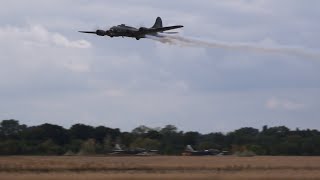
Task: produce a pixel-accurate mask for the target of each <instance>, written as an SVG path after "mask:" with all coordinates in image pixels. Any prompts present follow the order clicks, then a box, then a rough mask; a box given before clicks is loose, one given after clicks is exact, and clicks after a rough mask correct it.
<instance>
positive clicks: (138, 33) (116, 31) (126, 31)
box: [79, 17, 183, 40]
mask: <svg viewBox="0 0 320 180" xmlns="http://www.w3.org/2000/svg"><path fill="white" fill-rule="evenodd" d="M182 27H183V26H182V25H176V26H167V27H163V26H162V20H161V18H160V17H157V19H156V22H155V23H154V25H153V26H152V27H151V28H147V27H140V28H135V27H131V26H127V25H125V24H121V25H117V26H113V27H111V28H110V29H108V30H101V29H98V30H96V31H79V32H81V33H88V34H96V35H98V36H109V37H131V38H136V39H137V40H139V39H141V38H146V36H148V35H149V36H156V37H161V35H160V34H159V33H167V34H174V33H177V32H165V31H169V30H173V29H178V28H182Z"/></svg>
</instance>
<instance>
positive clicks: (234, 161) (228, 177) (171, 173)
mask: <svg viewBox="0 0 320 180" xmlns="http://www.w3.org/2000/svg"><path fill="white" fill-rule="evenodd" d="M0 179H1V180H16V179H17V180H40V179H41V180H42V179H45V180H55V179H59V180H67V179H71V180H88V179H93V180H102V179H218V180H233V179H237V180H246V179H263V180H271V179H272V180H273V179H281V180H287V179H288V180H289V179H290V180H292V179H296V180H298V179H299V180H305V179H319V180H320V157H266V156H262V157H259V156H257V157H234V156H221V157H217V156H211V157H210V156H202V157H194V156H193V157H186V156H152V157H83V156H72V157H64V156H3V157H0Z"/></svg>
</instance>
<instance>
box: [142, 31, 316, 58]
mask: <svg viewBox="0 0 320 180" xmlns="http://www.w3.org/2000/svg"><path fill="white" fill-rule="evenodd" d="M146 38H148V39H152V40H155V41H158V42H161V43H166V44H171V45H178V46H182V47H203V48H220V49H226V50H238V51H251V52H258V53H272V54H287V55H294V56H301V57H306V58H312V59H318V60H320V54H319V53H315V52H313V51H311V50H308V49H305V48H301V47H290V46H280V45H272V46H270V45H269V46H262V45H261V44H258V43H229V42H221V41H210V42H209V41H203V40H197V39H192V38H187V37H182V36H177V35H165V34H161V35H159V36H146Z"/></svg>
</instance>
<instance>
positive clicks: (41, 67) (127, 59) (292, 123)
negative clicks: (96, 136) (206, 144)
mask: <svg viewBox="0 0 320 180" xmlns="http://www.w3.org/2000/svg"><path fill="white" fill-rule="evenodd" d="M319 7H320V1H318V0H309V1H303V0H281V1H279V0H223V1H221V0H188V1H185V0H172V1H167V2H164V1H161V2H160V1H150V0H123V1H121V2H120V1H111V0H110V1H104V0H78V1H71V0H28V1H21V0H10V1H9V0H1V6H0V58H1V59H0V100H1V103H0V119H9V118H10V119H11V118H13V119H18V120H20V122H21V123H25V124H27V125H39V124H42V123H53V124H59V125H63V126H65V127H70V125H72V124H75V123H84V124H90V125H93V126H97V125H104V126H108V127H113V128H120V129H121V130H126V131H128V130H129V131H130V130H132V129H133V128H135V127H137V126H139V125H147V126H150V127H159V126H164V125H166V124H173V125H176V126H177V127H178V128H179V129H180V130H184V131H189V130H193V131H200V132H203V133H207V132H213V131H214V132H215V131H222V132H227V131H230V130H234V129H238V128H241V127H247V126H249V127H256V128H261V127H262V126H263V125H269V126H278V125H286V126H288V127H290V128H296V127H299V128H311V129H313V128H317V129H320V121H319V120H320V102H319V101H320V93H319V92H320V71H319V69H320V59H318V58H311V57H307V56H297V55H295V54H290V53H287V54H284V53H282V54H281V53H267V52H266V53H263V52H254V51H246V50H232V49H223V48H208V47H207V48H205V47H184V46H177V45H170V44H162V43H160V42H156V41H153V40H150V39H142V40H140V41H137V40H135V39H130V38H112V39H111V38H108V37H98V36H93V35H89V34H81V33H77V31H78V30H95V29H96V28H103V29H106V28H110V27H111V26H112V25H117V24H121V23H125V24H127V25H132V26H136V27H138V26H152V25H153V23H154V21H155V19H156V17H157V16H161V17H162V19H163V23H164V25H176V24H182V25H184V26H185V27H184V28H183V29H182V30H181V31H180V35H181V36H183V37H188V38H197V39H201V40H203V41H206V42H212V41H219V42H224V43H231V44H237V43H250V44H268V45H271V46H281V47H298V48H300V49H304V50H308V51H309V50H310V51H313V52H319V50H320V45H319V40H320V35H319V32H320V24H319V19H320V11H319Z"/></svg>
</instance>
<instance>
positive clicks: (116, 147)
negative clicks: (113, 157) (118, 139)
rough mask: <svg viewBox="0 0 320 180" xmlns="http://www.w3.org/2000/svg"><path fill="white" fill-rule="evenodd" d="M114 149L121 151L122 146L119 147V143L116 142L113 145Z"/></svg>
mask: <svg viewBox="0 0 320 180" xmlns="http://www.w3.org/2000/svg"><path fill="white" fill-rule="evenodd" d="M114 150H115V151H121V150H122V148H121V147H120V145H119V144H116V145H115V146H114Z"/></svg>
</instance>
